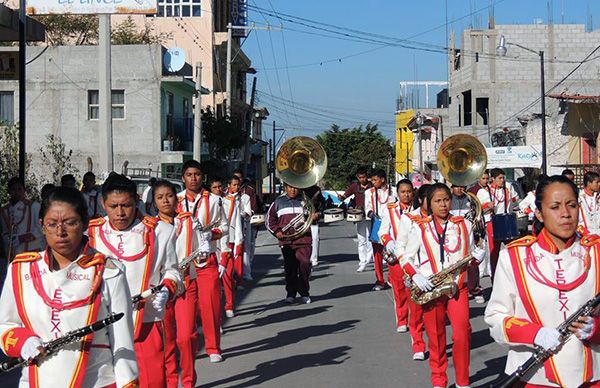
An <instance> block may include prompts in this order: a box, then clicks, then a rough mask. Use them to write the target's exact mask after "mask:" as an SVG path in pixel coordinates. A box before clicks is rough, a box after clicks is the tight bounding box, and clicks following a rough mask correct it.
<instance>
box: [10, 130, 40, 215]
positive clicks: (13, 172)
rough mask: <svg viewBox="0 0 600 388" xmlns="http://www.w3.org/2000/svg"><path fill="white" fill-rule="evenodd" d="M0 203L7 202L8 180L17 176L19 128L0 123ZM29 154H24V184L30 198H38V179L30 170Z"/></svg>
mask: <svg viewBox="0 0 600 388" xmlns="http://www.w3.org/2000/svg"><path fill="white" fill-rule="evenodd" d="M0 144H2V147H0V204H5V203H6V202H8V190H7V185H8V181H9V180H10V179H11V178H13V177H16V176H19V128H18V127H17V126H16V125H3V124H2V123H0ZM30 167H31V155H29V154H27V155H25V186H26V188H27V195H28V197H29V198H30V199H36V200H37V199H38V198H39V192H38V179H37V177H36V175H35V174H33V173H32V172H31V168H30Z"/></svg>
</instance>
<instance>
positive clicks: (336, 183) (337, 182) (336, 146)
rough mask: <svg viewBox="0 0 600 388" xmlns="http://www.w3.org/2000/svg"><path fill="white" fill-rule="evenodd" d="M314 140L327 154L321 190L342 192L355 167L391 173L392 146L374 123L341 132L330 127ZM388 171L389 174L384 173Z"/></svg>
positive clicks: (336, 126) (334, 126)
mask: <svg viewBox="0 0 600 388" xmlns="http://www.w3.org/2000/svg"><path fill="white" fill-rule="evenodd" d="M317 141H318V142H319V143H320V144H321V145H322V146H323V148H325V152H327V159H328V165H327V172H326V173H325V177H324V178H323V181H324V182H323V183H324V184H325V187H326V188H328V189H333V190H343V189H345V188H346V187H347V183H348V180H349V179H350V178H351V177H353V176H354V174H355V172H356V169H357V167H359V166H365V167H367V168H372V167H373V165H375V168H382V169H383V170H385V171H387V172H390V174H391V171H393V166H394V161H393V155H394V153H393V151H394V150H393V147H392V144H391V143H390V141H389V140H388V139H387V138H386V137H385V136H383V135H382V134H381V133H380V132H379V130H378V128H377V124H375V125H372V124H367V126H366V127H365V128H364V129H363V127H362V126H359V127H355V128H344V129H341V128H340V127H339V126H338V125H335V124H333V125H332V126H331V129H329V130H327V131H325V132H324V133H323V134H321V135H318V136H317ZM388 170H389V171H388Z"/></svg>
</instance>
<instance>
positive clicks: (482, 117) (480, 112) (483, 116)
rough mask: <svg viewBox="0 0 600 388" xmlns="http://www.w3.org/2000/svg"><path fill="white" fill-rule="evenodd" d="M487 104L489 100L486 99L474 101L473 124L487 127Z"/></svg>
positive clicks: (478, 98)
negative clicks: (474, 120)
mask: <svg viewBox="0 0 600 388" xmlns="http://www.w3.org/2000/svg"><path fill="white" fill-rule="evenodd" d="M489 103H490V99H489V98H487V97H477V98H476V99H475V109H476V110H477V116H476V120H477V122H476V123H475V124H478V125H481V124H483V125H488V114H489Z"/></svg>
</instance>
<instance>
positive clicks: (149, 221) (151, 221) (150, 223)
mask: <svg viewBox="0 0 600 388" xmlns="http://www.w3.org/2000/svg"><path fill="white" fill-rule="evenodd" d="M142 223H143V224H144V225H146V226H147V227H149V228H153V229H154V228H155V227H156V225H157V224H158V219H156V218H154V217H149V216H145V217H144V218H142Z"/></svg>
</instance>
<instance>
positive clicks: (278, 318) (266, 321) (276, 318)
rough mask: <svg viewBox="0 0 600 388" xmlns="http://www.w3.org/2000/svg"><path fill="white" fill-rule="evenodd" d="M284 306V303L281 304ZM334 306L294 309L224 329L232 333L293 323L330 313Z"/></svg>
mask: <svg viewBox="0 0 600 388" xmlns="http://www.w3.org/2000/svg"><path fill="white" fill-rule="evenodd" d="M281 304H283V303H281ZM331 307H333V306H319V307H314V308H309V309H297V310H296V309H293V307H290V310H286V311H282V312H278V313H275V314H271V315H267V316H266V317H261V318H256V319H254V320H252V321H251V322H242V323H236V324H233V325H227V326H226V327H224V330H225V332H232V331H237V330H247V329H251V328H254V327H260V326H265V325H270V324H274V323H281V322H285V321H292V320H294V319H300V318H305V317H308V316H311V315H316V314H321V313H324V312H326V311H328V310H329V309H330V308H331Z"/></svg>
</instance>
